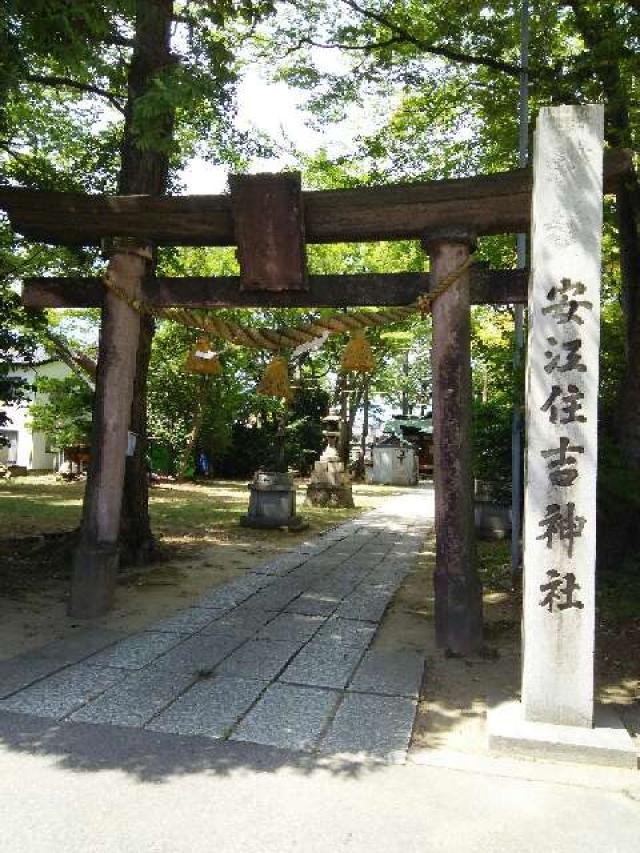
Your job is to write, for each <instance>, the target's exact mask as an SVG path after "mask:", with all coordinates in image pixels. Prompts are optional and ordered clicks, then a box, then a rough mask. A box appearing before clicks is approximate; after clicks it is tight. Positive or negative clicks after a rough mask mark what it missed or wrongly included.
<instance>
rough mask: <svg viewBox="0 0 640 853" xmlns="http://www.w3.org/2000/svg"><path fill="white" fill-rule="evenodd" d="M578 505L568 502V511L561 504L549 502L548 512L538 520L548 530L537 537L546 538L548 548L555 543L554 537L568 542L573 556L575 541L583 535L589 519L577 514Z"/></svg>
mask: <svg viewBox="0 0 640 853" xmlns="http://www.w3.org/2000/svg"><path fill="white" fill-rule="evenodd" d="M575 509H576V505H575V504H574V503H571V502H570V503H568V504H567V508H566V512H564V513H563V512H562V508H561V506H560V504H548V505H547V514H546V515H545V517H544V518H543V519H542V521H539V522H538V527H545V528H546V530H545V532H544V533H542V534H541V535H540V536H538V537H536V538H537V539H546V540H547V548H551V546H552V545H553V539H554V537H557V538H558V539H560V540H562V541H565V542H568V548H567V550H568V552H569V556H570V557H572V556H573V542H574V539H577V538H578V537H579V536H582V531H583V529H584V526H585V524H586V523H587V519H586V518H583V517H582V516H581V515H576V514H575Z"/></svg>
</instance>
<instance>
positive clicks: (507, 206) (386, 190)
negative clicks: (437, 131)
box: [0, 150, 631, 246]
mask: <svg viewBox="0 0 640 853" xmlns="http://www.w3.org/2000/svg"><path fill="white" fill-rule="evenodd" d="M630 162H631V160H630V155H629V154H628V153H627V152H626V151H621V150H611V151H608V152H607V154H606V156H605V161H604V186H605V191H613V190H614V189H615V186H616V183H617V182H618V181H619V180H620V179H621V178H622V177H624V175H625V174H627V173H628V171H629V168H630ZM531 188H532V173H531V170H530V169H515V170H513V171H510V172H500V173H496V174H493V175H479V176H476V177H471V178H456V179H452V180H446V181H428V182H423V183H415V184H395V185H388V186H383V187H361V188H357V189H339V190H320V191H310V192H303V193H302V204H303V211H304V224H305V234H306V240H307V241H308V242H309V243H336V242H349V241H366V240H399V239H412V238H413V239H420V238H421V237H423V236H424V234H425V232H428V231H429V230H430V229H431V228H434V227H436V228H441V227H443V226H457V227H459V226H463V227H465V228H470V229H472V230H473V231H474V232H475V234H477V235H478V236H484V235H490V234H508V233H512V234H516V233H520V232H524V231H526V230H527V229H528V227H529V223H530V210H531ZM0 208H2V209H4V210H6V211H7V213H8V215H9V219H10V220H11V225H12V227H13V228H14V230H15V231H18V232H19V233H20V234H23V235H24V236H25V237H28V238H30V239H33V240H40V241H43V242H46V243H52V244H54V245H64V246H90V245H99V244H100V241H101V240H102V239H103V238H105V237H120V236H123V235H126V236H127V237H135V238H138V239H140V240H149V241H150V242H152V243H154V244H156V245H175V246H227V245H233V244H234V243H235V233H234V223H233V217H232V211H231V196H229V195H200V196H198V195H191V196H100V195H95V196H94V195H84V194H80V193H58V192H42V191H34V190H25V189H14V188H10V187H4V188H2V189H0Z"/></svg>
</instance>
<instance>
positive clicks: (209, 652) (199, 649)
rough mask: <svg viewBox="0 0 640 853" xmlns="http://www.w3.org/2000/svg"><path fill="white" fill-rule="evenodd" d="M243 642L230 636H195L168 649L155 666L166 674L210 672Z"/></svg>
mask: <svg viewBox="0 0 640 853" xmlns="http://www.w3.org/2000/svg"><path fill="white" fill-rule="evenodd" d="M243 642H244V638H242V637H240V638H239V637H238V636H234V635H231V634H228V635H220V634H196V635H195V636H194V637H189V638H188V639H187V640H185V641H184V642H183V643H181V644H180V645H179V646H176V647H175V648H173V649H170V650H169V651H168V652H167V653H166V654H165V655H163V656H162V657H161V658H158V660H157V661H156V664H157V665H158V666H160V667H162V668H163V669H164V670H165V671H166V672H176V673H183V672H186V673H190V674H192V675H197V674H198V673H201V672H210V671H212V670H213V669H214V668H215V667H216V666H218V664H219V663H220V662H221V661H223V660H224V659H225V658H226V657H228V656H229V655H230V654H231V652H232V651H233V650H234V649H237V648H238V646H240V645H241V643H243Z"/></svg>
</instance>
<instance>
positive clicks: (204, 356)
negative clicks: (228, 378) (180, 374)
mask: <svg viewBox="0 0 640 853" xmlns="http://www.w3.org/2000/svg"><path fill="white" fill-rule="evenodd" d="M184 369H185V370H186V371H188V372H189V373H199V374H204V375H207V376H215V375H217V374H218V373H222V365H221V364H220V359H219V358H218V355H217V353H215V352H214V351H213V350H212V349H211V345H210V344H209V341H208V340H207V338H198V341H197V343H196V345H195V348H194V349H193V350H192V351H191V352H190V353H189V355H188V356H187V360H186V362H185V365H184Z"/></svg>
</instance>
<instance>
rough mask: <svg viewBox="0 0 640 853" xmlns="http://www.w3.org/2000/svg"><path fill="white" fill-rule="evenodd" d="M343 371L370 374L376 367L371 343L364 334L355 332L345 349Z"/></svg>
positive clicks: (342, 363) (342, 362)
mask: <svg viewBox="0 0 640 853" xmlns="http://www.w3.org/2000/svg"><path fill="white" fill-rule="evenodd" d="M341 365H342V369H343V370H345V371H347V372H354V373H370V372H371V371H372V370H373V368H374V367H375V365H376V362H375V358H374V357H373V352H372V351H371V346H370V345H369V341H368V340H367V339H366V338H365V336H364V333H363V332H355V333H354V334H353V335H352V336H351V339H350V341H349V343H348V344H347V345H346V347H345V348H344V352H343V353H342V360H341Z"/></svg>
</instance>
